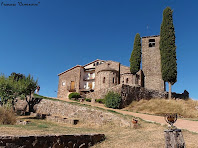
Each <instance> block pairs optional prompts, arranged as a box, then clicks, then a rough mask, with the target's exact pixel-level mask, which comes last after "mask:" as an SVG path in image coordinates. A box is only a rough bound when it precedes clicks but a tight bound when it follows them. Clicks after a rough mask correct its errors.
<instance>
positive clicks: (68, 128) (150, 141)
mask: <svg viewBox="0 0 198 148" xmlns="http://www.w3.org/2000/svg"><path fill="white" fill-rule="evenodd" d="M25 120H30V121H31V123H30V124H28V125H1V126H0V131H1V133H0V135H48V134H91V133H103V134H105V135H106V140H105V141H103V142H101V143H98V144H96V145H95V146H93V148H119V147H124V148H161V147H164V143H165V141H164V129H166V127H164V126H160V125H158V124H154V123H148V122H144V121H142V120H140V121H139V123H140V125H141V128H139V129H133V128H131V127H128V128H124V127H119V126H116V125H115V124H111V123H108V124H106V125H105V126H100V127H99V126H94V125H86V124H84V123H79V124H77V125H69V124H58V123H53V122H47V121H45V120H36V119H25ZM183 136H184V140H185V142H186V147H188V148H197V145H198V141H197V140H196V139H198V134H193V133H191V132H188V131H183Z"/></svg>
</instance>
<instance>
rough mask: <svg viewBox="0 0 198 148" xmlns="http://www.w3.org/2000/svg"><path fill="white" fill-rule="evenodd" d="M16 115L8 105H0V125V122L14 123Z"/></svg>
mask: <svg viewBox="0 0 198 148" xmlns="http://www.w3.org/2000/svg"><path fill="white" fill-rule="evenodd" d="M15 123H16V116H15V114H14V112H13V110H12V109H10V108H8V107H0V125H1V124H15Z"/></svg>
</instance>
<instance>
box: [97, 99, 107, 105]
mask: <svg viewBox="0 0 198 148" xmlns="http://www.w3.org/2000/svg"><path fill="white" fill-rule="evenodd" d="M96 102H98V103H101V104H105V99H96Z"/></svg>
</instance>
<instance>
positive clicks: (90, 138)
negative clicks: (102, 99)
mask: <svg viewBox="0 0 198 148" xmlns="http://www.w3.org/2000/svg"><path fill="white" fill-rule="evenodd" d="M103 140H105V135H104V134H90V135H46V136H0V147H1V148H18V147H23V148H39V147H43V148H45V147H46V148H48V147H53V148H60V147H68V148H73V147H77V148H87V147H90V146H92V145H94V144H96V143H97V142H101V141H103Z"/></svg>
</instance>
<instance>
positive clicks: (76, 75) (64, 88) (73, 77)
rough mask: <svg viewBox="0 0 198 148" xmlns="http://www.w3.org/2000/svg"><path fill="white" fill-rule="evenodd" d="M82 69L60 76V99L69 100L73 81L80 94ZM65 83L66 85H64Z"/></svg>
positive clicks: (77, 68)
mask: <svg viewBox="0 0 198 148" xmlns="http://www.w3.org/2000/svg"><path fill="white" fill-rule="evenodd" d="M81 69H82V67H80V66H79V67H76V68H74V69H72V70H70V71H68V72H66V73H63V74H61V75H60V76H59V83H58V98H67V97H68V94H69V91H68V90H69V89H70V86H71V81H74V82H75V89H76V92H79V87H80V79H81V74H80V71H81ZM63 82H64V83H65V85H63Z"/></svg>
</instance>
